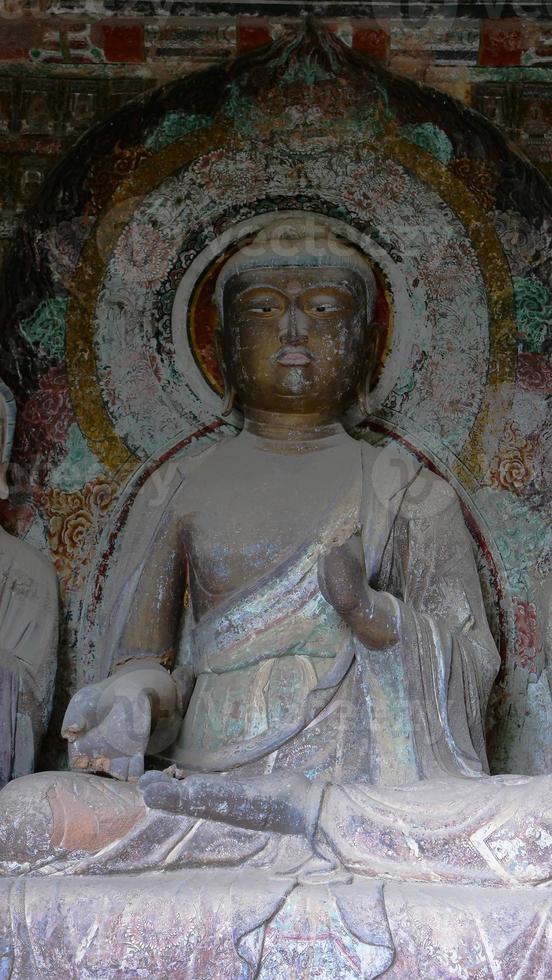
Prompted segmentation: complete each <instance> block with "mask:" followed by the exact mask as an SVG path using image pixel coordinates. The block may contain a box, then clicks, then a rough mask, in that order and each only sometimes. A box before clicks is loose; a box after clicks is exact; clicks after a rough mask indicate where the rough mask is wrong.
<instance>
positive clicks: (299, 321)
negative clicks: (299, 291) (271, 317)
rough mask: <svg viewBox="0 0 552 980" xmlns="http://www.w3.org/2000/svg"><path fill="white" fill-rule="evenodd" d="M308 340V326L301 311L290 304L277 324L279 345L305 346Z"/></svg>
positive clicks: (293, 304)
mask: <svg viewBox="0 0 552 980" xmlns="http://www.w3.org/2000/svg"><path fill="white" fill-rule="evenodd" d="M308 338H309V331H308V326H307V324H306V321H305V319H304V318H303V316H302V313H301V310H299V309H298V308H297V306H296V305H295V303H290V304H289V306H288V308H287V310H286V312H285V313H284V315H283V317H282V319H281V320H280V324H279V339H280V343H281V344H285V345H286V346H288V347H290V346H293V345H294V344H305V343H307V341H308Z"/></svg>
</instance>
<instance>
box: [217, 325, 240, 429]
mask: <svg viewBox="0 0 552 980" xmlns="http://www.w3.org/2000/svg"><path fill="white" fill-rule="evenodd" d="M215 350H216V352H217V357H218V362H219V367H220V373H221V374H222V380H223V382H224V392H223V395H222V410H221V413H220V414H221V415H222V417H223V418H226V416H227V415H231V414H232V412H233V410H234V407H235V405H236V389H235V388H234V385H233V384H232V383H231V382H230V381H229V380H228V375H227V373H226V365H225V363H224V354H223V348H222V336H221V331H220V329H218V330H215Z"/></svg>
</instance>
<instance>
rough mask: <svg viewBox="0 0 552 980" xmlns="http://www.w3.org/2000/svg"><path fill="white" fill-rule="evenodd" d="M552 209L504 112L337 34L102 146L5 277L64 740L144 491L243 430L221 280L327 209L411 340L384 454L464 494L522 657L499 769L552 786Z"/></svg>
mask: <svg viewBox="0 0 552 980" xmlns="http://www.w3.org/2000/svg"><path fill="white" fill-rule="evenodd" d="M551 204H552V192H551V190H550V188H549V186H548V185H547V184H546V182H545V180H544V178H543V177H542V175H541V174H539V172H538V171H537V170H535V169H534V168H533V167H532V166H531V165H530V164H529V163H528V162H527V160H526V159H525V158H524V157H523V156H522V155H521V154H520V153H518V152H517V151H516V150H515V149H514V148H513V147H512V146H511V145H509V144H507V142H506V141H505V139H504V138H503V136H502V135H501V134H500V132H499V131H498V130H497V129H496V128H494V127H493V125H492V124H491V123H489V122H488V121H487V120H486V119H484V118H483V117H482V116H480V115H478V114H477V113H476V112H474V111H472V110H470V109H467V108H465V107H463V106H462V105H461V104H460V103H457V102H455V101H454V100H453V99H452V98H450V97H448V96H446V95H443V94H441V93H437V92H435V91H433V90H431V89H429V88H424V87H422V86H420V85H418V84H417V83H415V82H411V81H407V80H405V79H401V78H400V77H398V76H395V75H392V74H391V73H388V72H387V71H385V70H384V69H383V68H381V67H379V66H377V65H376V63H374V62H371V61H370V60H369V59H367V58H365V57H363V56H362V55H360V54H358V53H356V52H354V51H351V50H350V49H348V48H346V47H345V45H343V44H342V43H341V42H340V41H339V40H338V39H337V38H336V37H335V36H331V35H326V34H320V32H319V31H318V30H317V29H316V28H315V27H313V26H310V27H309V28H308V29H307V30H306V32H305V33H303V34H299V35H298V36H297V37H296V38H295V39H294V40H292V41H291V42H290V41H288V40H286V41H285V42H284V41H282V42H280V43H276V44H274V45H271V46H269V47H268V48H266V49H261V50H259V51H254V52H252V53H251V54H249V55H245V56H243V57H241V58H239V59H238V60H236V61H235V62H234V63H233V64H232V65H231V67H230V68H229V69H228V70H226V69H224V68H222V67H221V68H219V67H215V68H211V69H209V70H207V71H205V72H202V73H198V74H195V75H192V76H188V77H187V78H185V79H183V80H181V81H177V82H174V83H171V84H169V85H167V86H164V87H162V88H160V89H156V90H154V91H152V92H150V93H148V94H147V95H144V96H142V97H141V98H139V99H136V100H134V101H133V102H131V103H129V104H128V105H126V106H124V107H123V108H122V109H121V110H120V111H119V112H117V113H115V114H114V115H112V116H111V117H109V118H108V120H107V121H105V122H102V123H101V124H99V125H98V126H97V127H95V128H94V129H93V130H91V131H89V132H88V133H87V134H85V136H84V137H82V138H81V140H80V141H79V142H78V143H77V144H76V145H75V147H74V148H73V150H71V151H70V153H69V154H68V155H67V156H66V157H65V159H64V160H63V161H62V163H61V164H60V165H59V166H58V167H57V168H56V170H55V171H54V172H53V173H52V174H51V175H50V177H49V179H48V181H47V183H46V185H45V187H44V190H43V192H42V194H41V197H40V199H39V202H38V203H37V205H36V206H35V207H34V209H33V210H32V212H30V213H29V214H28V216H27V218H26V220H25V221H24V222H23V224H22V226H21V229H20V231H19V233H18V236H17V238H16V240H15V242H14V244H13V247H12V250H11V252H10V254H9V256H8V260H7V262H6V265H5V269H4V275H3V281H2V286H1V289H2V292H1V314H0V315H1V318H2V323H3V325H4V332H3V336H2V340H1V345H2V363H3V365H5V367H3V372H4V375H5V380H6V381H7V382H8V383H9V384H10V386H11V387H12V388H13V389H14V391H15V393H16V396H17V400H18V405H19V416H18V430H17V433H16V442H15V447H14V454H13V467H12V483H13V484H14V491H15V492H14V494H13V498H12V501H11V503H10V505H9V508H7V507H6V509H5V510H3V512H2V519H3V520H4V519H5V522H6V526H9V527H10V529H12V530H14V531H15V532H16V533H17V534H19V535H20V536H22V537H24V538H26V539H27V540H28V541H30V542H31V543H33V544H35V545H37V546H39V547H41V548H42V549H44V550H46V551H49V553H50V554H51V556H52V558H53V560H54V563H55V566H56V569H57V572H58V576H59V580H60V583H61V589H62V599H63V609H64V628H63V643H62V649H61V654H60V657H61V660H60V671H59V676H60V683H59V690H58V706H57V712H55V715H54V721H53V726H54V728H55V727H56V726H57V728H59V721H60V715H61V712H62V711H63V709H64V707H65V705H66V703H67V700H68V697H69V695H70V693H72V692H73V691H74V690H75V688H76V687H78V686H81V685H82V684H83V683H84V682H87V681H90V680H93V679H94V678H96V677H99V676H101V675H102V674H103V673H105V671H106V670H107V669H108V666H109V663H108V660H109V651H102V644H101V638H102V628H103V626H102V624H103V618H102V617H103V616H104V615H105V608H106V603H107V601H108V597H109V585H110V576H111V575H112V574H113V565H114V561H115V560H116V557H117V550H118V545H119V541H120V537H121V531H122V529H123V528H124V526H125V523H126V521H127V519H128V515H129V513H130V512H131V508H132V502H133V500H134V499H135V496H136V493H137V492H138V490H139V488H140V486H142V485H143V483H144V482H145V480H146V479H158V480H159V483H160V488H161V489H162V486H161V485H162V482H163V480H164V479H165V473H166V464H171V465H178V462H179V460H181V459H185V458H187V457H188V456H189V455H190V454H193V453H194V452H197V450H198V448H201V447H202V446H204V445H205V444H206V443H207V442H209V441H213V440H218V439H220V438H221V437H223V436H225V435H227V434H228V433H229V432H230V431H235V429H236V427H238V426H239V418H237V417H231V418H230V419H227V420H224V419H222V417H221V414H220V413H221V400H220V376H219V374H218V367H217V363H216V356H215V351H214V346H213V331H214V327H215V325H216V314H215V311H214V307H213V305H212V303H211V293H212V285H213V282H214V279H215V278H216V272H217V269H218V267H219V265H220V263H221V262H222V261H223V260H224V258H225V257H226V256H227V255H228V254H229V253H230V252H231V250H232V249H234V248H236V247H237V246H238V245H239V244H240V243H241V242H242V241H243V239H244V238H246V237H247V236H248V235H251V234H252V233H253V232H255V231H256V230H257V229H258V228H260V227H262V225H263V223H264V222H266V221H267V220H268V219H269V218H270V217H271V216H273V214H274V212H277V211H280V212H285V211H289V210H296V209H301V210H304V211H307V212H315V213H322V214H325V215H326V216H328V217H330V218H331V219H332V220H333V221H334V222H335V227H336V229H338V230H339V229H341V230H342V231H345V233H346V234H347V236H348V237H349V238H350V239H351V240H352V241H354V242H356V243H357V245H358V247H359V248H361V249H362V250H363V251H364V252H365V253H366V255H367V256H368V257H369V259H370V261H371V263H372V266H373V268H374V271H375V272H376V275H377V280H378V285H379V300H378V306H377V317H378V319H379V320H380V322H381V323H382V324H383V325H384V326H385V330H384V331H383V335H384V337H385V344H384V345H382V350H381V365H380V368H379V370H378V374H377V377H376V378H375V379H374V386H373V390H372V393H371V404H370V409H371V416H370V420H369V422H368V423H361V424H359V426H358V427H357V435H358V437H359V438H364V439H368V440H370V441H371V442H374V443H378V444H381V445H385V444H386V443H390V444H393V445H396V444H397V443H398V444H399V445H401V446H402V447H403V448H404V465H405V466H409V465H412V461H413V460H416V459H420V460H423V461H424V462H425V463H426V464H428V465H429V466H430V467H432V468H433V469H434V470H435V471H436V472H438V473H439V474H440V475H442V476H444V477H445V478H446V479H448V480H449V482H450V483H451V484H452V485H453V486H454V488H455V489H456V491H457V492H458V494H459V496H460V499H461V502H462V505H463V509H464V514H465V517H466V520H467V522H468V525H469V527H470V529H471V531H472V534H473V538H474V543H475V547H476V549H477V554H478V562H479V568H480V573H481V577H482V582H483V586H484V592H485V598H486V604H487V611H488V615H489V619H490V622H491V625H492V628H493V631H494V634H495V638H496V640H497V643H498V646H499V649H500V652H501V656H502V659H503V669H502V673H501V679H500V683H499V685H498V687H497V690H496V695H495V699H494V704H493V707H492V711H491V716H490V718H489V739H490V745H491V756H492V762H493V766H494V768H495V769H496V770H501V771H504V770H505V771H519V770H525V771H528V772H532V773H538V772H544V771H550V768H551V764H552V758H551V755H552V749H551V747H550V744H549V743H550V739H549V737H548V736H547V730H548V731H550V724H551V723H552V701H551V697H550V692H549V687H548V669H549V656H550V653H551V652H552V651H551V650H550V644H551V640H552V636H551V635H550V632H549V633H548V634H547V624H548V623H549V622H550V609H551V602H552V575H551V572H552V529H551V522H550V502H551V490H550V469H551V462H552V417H551V414H550V404H551V401H550V396H551V394H552V336H551V325H552V290H551V286H550V282H551V273H552V219H551ZM385 458H386V457H385V453H383V454H382V461H383V462H382V465H383V466H385ZM390 458H391V457H390ZM374 492H376V493H377V492H378V488H377V481H376V485H375V486H374ZM547 651H548V652H547ZM50 752H51V754H52V753H55V741H54V739H52V740H51V748H50ZM49 761H50V762H51V759H50V760H49Z"/></svg>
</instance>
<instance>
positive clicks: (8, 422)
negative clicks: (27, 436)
mask: <svg viewBox="0 0 552 980" xmlns="http://www.w3.org/2000/svg"><path fill="white" fill-rule="evenodd" d="M15 415H16V408H15V398H14V397H13V393H12V392H11V391H10V389H9V388H8V386H7V385H5V384H4V383H3V382H2V381H0V500H6V499H7V498H8V496H9V488H8V466H9V465H10V456H11V448H12V444H13V433H14V429H15Z"/></svg>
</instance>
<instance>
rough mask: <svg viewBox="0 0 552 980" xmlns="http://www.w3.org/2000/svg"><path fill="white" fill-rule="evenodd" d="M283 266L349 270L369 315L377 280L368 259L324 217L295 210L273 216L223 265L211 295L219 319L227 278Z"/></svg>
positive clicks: (228, 279)
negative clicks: (362, 285) (360, 286)
mask: <svg viewBox="0 0 552 980" xmlns="http://www.w3.org/2000/svg"><path fill="white" fill-rule="evenodd" d="M286 266H287V267H297V266H301V267H307V268H317V267H325V266H329V267H331V268H338V269H351V270H352V271H353V272H356V273H357V274H358V275H359V276H360V277H361V278H362V279H363V281H364V283H365V286H366V301H367V309H368V312H369V315H371V313H372V310H373V307H374V302H375V297H376V280H375V276H374V273H373V272H372V269H371V268H370V265H369V264H368V261H367V259H365V258H364V257H363V255H362V253H361V252H360V251H359V250H358V249H357V248H354V246H353V245H352V244H351V243H350V241H348V240H347V239H346V238H345V237H342V236H340V235H338V234H337V233H336V232H335V231H334V229H333V228H332V225H331V223H330V222H329V220H328V219H326V218H324V216H323V215H318V214H311V213H309V212H306V211H298V212H296V213H295V214H293V215H289V216H287V217H285V218H281V217H280V218H278V217H276V218H275V219H274V220H273V221H271V222H270V223H269V224H267V225H265V226H264V228H262V229H261V231H260V232H258V234H257V235H256V236H255V237H254V238H253V240H251V239H248V242H247V244H245V245H243V246H242V247H241V248H238V250H237V251H236V252H234V254H233V255H232V256H231V257H230V258H229V259H228V261H227V262H225V263H224V265H223V266H222V269H221V271H220V273H219V276H218V279H217V282H216V285H215V292H214V299H215V303H216V305H217V308H218V311H219V315H220V317H221V320H222V311H223V298H224V290H225V288H226V286H227V284H228V282H229V281H230V279H232V278H234V276H237V275H239V274H240V273H242V272H246V271H248V270H250V269H266V268H273V269H279V268H282V267H286Z"/></svg>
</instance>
